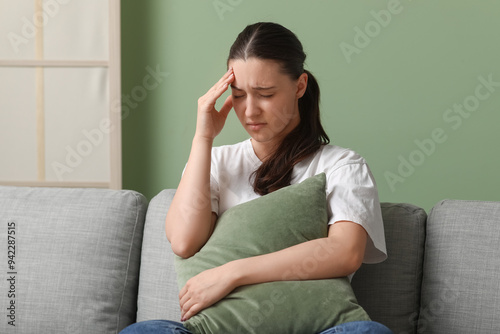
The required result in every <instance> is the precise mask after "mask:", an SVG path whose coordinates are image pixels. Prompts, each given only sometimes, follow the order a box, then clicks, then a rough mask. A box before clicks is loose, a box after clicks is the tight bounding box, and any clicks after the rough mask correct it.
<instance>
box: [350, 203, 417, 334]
mask: <svg viewBox="0 0 500 334" xmlns="http://www.w3.org/2000/svg"><path fill="white" fill-rule="evenodd" d="M381 207H382V218H383V220H384V229H385V238H386V245H387V255H388V258H387V260H385V261H384V262H382V263H378V264H363V265H362V266H361V268H360V269H359V270H358V271H357V272H356V274H355V275H354V277H353V279H352V287H353V289H354V292H355V293H356V297H357V298H358V302H359V304H360V305H361V306H363V307H364V309H365V310H366V311H367V312H368V314H369V315H370V317H371V318H372V320H376V321H379V322H381V323H383V324H385V325H386V326H387V327H389V328H390V329H391V330H392V331H393V332H394V333H396V334H399V333H416V331H417V321H418V316H419V308H420V286H421V283H422V264H423V260H424V242H425V225H426V218H427V214H426V213H425V211H424V210H423V209H422V208H419V207H417V206H414V205H411V204H402V203H401V204H397V203H382V204H381Z"/></svg>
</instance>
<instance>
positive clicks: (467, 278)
mask: <svg viewBox="0 0 500 334" xmlns="http://www.w3.org/2000/svg"><path fill="white" fill-rule="evenodd" d="M499 243H500V202H481V201H459V200H445V201H442V202H440V203H438V204H437V205H436V206H434V208H433V209H432V210H431V212H430V213H429V219H428V222H427V238H426V242H425V260H424V276H423V282H422V303H421V304H422V306H421V311H420V319H419V329H418V331H419V333H430V334H433V333H474V334H481V333H499V332H500V246H499Z"/></svg>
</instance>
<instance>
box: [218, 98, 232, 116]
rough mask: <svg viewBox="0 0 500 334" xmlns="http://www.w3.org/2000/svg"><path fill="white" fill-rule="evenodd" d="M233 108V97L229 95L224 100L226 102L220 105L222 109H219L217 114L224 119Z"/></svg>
mask: <svg viewBox="0 0 500 334" xmlns="http://www.w3.org/2000/svg"><path fill="white" fill-rule="evenodd" d="M232 107H233V97H232V96H231V95H229V96H228V97H227V98H226V101H225V102H224V104H223V105H222V107H221V108H220V111H219V113H220V114H221V115H222V116H223V117H224V118H226V117H227V115H228V114H229V112H230V111H231V108H232Z"/></svg>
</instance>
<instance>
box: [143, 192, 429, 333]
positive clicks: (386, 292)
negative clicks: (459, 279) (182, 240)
mask: <svg viewBox="0 0 500 334" xmlns="http://www.w3.org/2000/svg"><path fill="white" fill-rule="evenodd" d="M173 195H174V190H171V189H170V190H163V191H162V192H161V193H159V194H158V195H157V196H156V197H154V198H153V199H152V200H151V202H150V204H149V208H148V213H147V217H146V223H145V227H144V240H143V248H142V262H141V273H140V279H139V296H138V313H137V321H143V320H152V319H169V320H175V321H179V319H180V311H179V299H178V291H179V290H178V287H177V283H176V275H175V269H174V264H173V259H174V255H173V253H172V250H171V247H170V244H169V243H168V241H167V239H166V237H165V217H166V213H167V210H168V207H169V205H170V202H171V201H172V198H173ZM382 214H383V218H384V225H385V233H386V239H387V249H388V252H389V259H388V260H387V261H385V262H383V263H381V264H376V265H363V266H362V268H361V269H360V270H359V271H358V272H357V273H356V274H355V275H354V278H353V288H354V290H355V292H356V296H357V297H358V300H359V302H360V304H361V305H362V306H363V307H365V309H366V310H367V311H368V313H369V314H370V316H371V317H372V318H373V319H374V320H378V321H380V322H382V323H384V324H386V325H388V326H389V327H390V328H392V329H393V330H394V331H395V333H401V332H406V333H415V332H416V328H417V319H418V311H419V305H420V284H421V278H422V271H421V268H422V262H423V246H424V239H425V220H426V217H427V216H426V213H425V211H424V210H423V209H421V208H418V207H416V206H413V205H410V204H390V203H383V204H382Z"/></svg>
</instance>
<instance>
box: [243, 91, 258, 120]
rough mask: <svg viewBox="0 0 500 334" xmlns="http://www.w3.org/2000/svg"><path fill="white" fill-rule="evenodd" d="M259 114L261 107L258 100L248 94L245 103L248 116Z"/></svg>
mask: <svg viewBox="0 0 500 334" xmlns="http://www.w3.org/2000/svg"><path fill="white" fill-rule="evenodd" d="M259 114H260V108H259V106H258V104H257V101H256V100H255V99H254V98H253V97H251V96H248V97H247V99H246V104H245V116H247V117H248V118H252V117H254V116H258V115H259Z"/></svg>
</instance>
